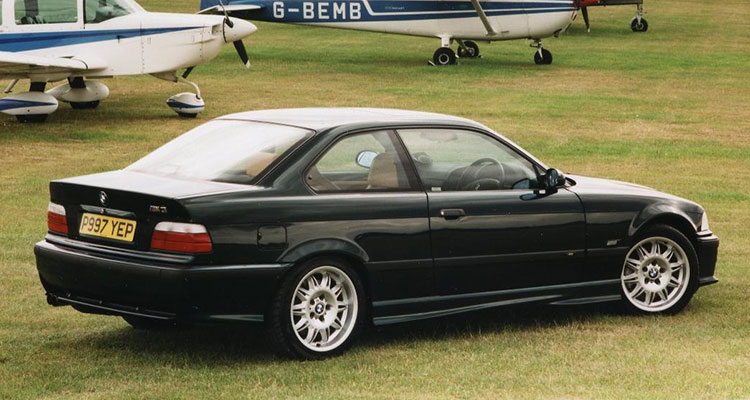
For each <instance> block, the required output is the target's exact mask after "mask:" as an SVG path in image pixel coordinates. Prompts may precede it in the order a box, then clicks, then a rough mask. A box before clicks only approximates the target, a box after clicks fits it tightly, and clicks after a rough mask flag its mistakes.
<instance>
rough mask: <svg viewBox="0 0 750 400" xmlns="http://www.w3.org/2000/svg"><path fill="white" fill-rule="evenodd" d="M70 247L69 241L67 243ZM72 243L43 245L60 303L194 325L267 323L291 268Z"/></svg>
mask: <svg viewBox="0 0 750 400" xmlns="http://www.w3.org/2000/svg"><path fill="white" fill-rule="evenodd" d="M66 242H67V243H66ZM70 244H71V243H70V242H69V241H67V240H66V239H58V240H55V239H54V238H53V239H52V240H49V239H48V240H46V241H42V242H39V243H37V244H36V246H35V247H34V254H35V255H36V263H37V270H38V272H39V278H40V280H41V282H42V285H43V286H44V288H45V290H46V291H47V301H48V302H49V303H50V304H52V305H71V306H73V307H74V308H76V309H77V310H79V311H82V312H89V313H96V314H108V315H138V316H145V317H151V318H157V319H167V320H181V321H190V322H211V321H227V320H231V321H245V322H260V321H263V315H264V314H265V311H266V310H267V308H268V304H269V302H270V300H271V299H272V297H273V294H274V293H275V291H276V288H277V285H278V283H279V280H280V279H281V277H282V276H283V274H284V272H285V271H286V270H287V269H288V268H289V267H291V265H290V264H264V265H221V266H213V265H209V266H201V265H185V264H181V263H179V262H177V261H175V262H174V263H169V262H165V259H164V258H163V257H157V258H155V259H154V260H146V259H144V258H143V257H141V258H140V259H138V258H133V257H130V254H128V252H127V251H117V250H112V249H109V251H108V252H107V253H106V254H103V253H101V252H99V251H98V250H99V249H96V248H93V247H91V248H89V246H87V245H86V244H81V243H80V242H78V243H76V245H75V246H74V247H73V246H70Z"/></svg>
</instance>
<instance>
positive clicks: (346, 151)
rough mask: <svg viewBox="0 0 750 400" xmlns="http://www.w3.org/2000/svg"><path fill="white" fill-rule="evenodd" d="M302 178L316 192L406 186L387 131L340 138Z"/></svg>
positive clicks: (397, 189)
mask: <svg viewBox="0 0 750 400" xmlns="http://www.w3.org/2000/svg"><path fill="white" fill-rule="evenodd" d="M305 179H306V180H307V184H308V185H310V187H311V188H312V189H313V190H314V191H316V192H327V193H331V192H376V191H399V190H409V189H410V185H409V182H408V178H407V175H406V170H405V168H404V165H403V164H402V162H401V157H400V156H399V154H398V151H397V150H396V147H395V146H394V144H393V141H392V140H391V135H390V134H389V132H388V131H376V132H368V133H359V134H355V135H350V136H346V137H344V138H343V139H341V140H339V141H338V142H336V144H334V145H333V147H331V148H330V149H329V150H328V151H327V152H326V153H325V154H324V155H323V157H321V158H320V159H319V160H318V161H317V162H316V163H315V165H313V166H312V167H311V168H310V169H309V170H308V171H307V173H306V175H305Z"/></svg>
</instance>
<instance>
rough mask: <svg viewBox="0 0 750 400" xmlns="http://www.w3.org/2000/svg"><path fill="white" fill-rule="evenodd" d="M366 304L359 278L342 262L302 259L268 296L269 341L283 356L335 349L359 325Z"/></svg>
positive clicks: (339, 349) (350, 339)
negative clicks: (303, 261) (269, 299)
mask: <svg viewBox="0 0 750 400" xmlns="http://www.w3.org/2000/svg"><path fill="white" fill-rule="evenodd" d="M337 287H339V288H340V289H339V290H336V288H337ZM344 303H348V306H347V305H345V304H344ZM366 309H367V307H366V306H365V296H364V287H363V286H362V281H361V280H360V278H359V276H358V275H357V273H356V271H354V269H353V268H352V267H351V266H349V264H348V263H347V262H345V261H344V260H341V259H339V258H334V257H325V258H316V259H313V260H310V261H307V262H305V263H303V264H301V265H300V266H299V267H297V268H296V269H294V270H293V271H292V272H291V273H290V275H289V276H288V277H287V278H286V279H285V280H284V281H283V282H282V284H281V287H280V289H279V291H278V293H277V295H276V298H275V299H274V301H273V304H272V306H271V310H270V312H269V324H268V333H269V336H270V339H271V343H273V345H274V347H275V349H276V351H277V352H278V353H279V354H280V355H282V356H287V357H294V358H301V359H311V360H314V359H321V358H326V357H332V356H336V355H339V354H341V353H343V352H344V351H345V350H346V349H347V348H349V347H350V346H351V344H352V342H353V341H354V340H355V338H356V337H357V335H358V334H359V332H360V331H361V330H362V329H363V325H364V324H363V321H365V319H366V316H365V310H366Z"/></svg>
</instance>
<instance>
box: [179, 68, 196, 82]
mask: <svg viewBox="0 0 750 400" xmlns="http://www.w3.org/2000/svg"><path fill="white" fill-rule="evenodd" d="M193 68H195V67H188V69H186V70H185V73H184V74H182V79H187V77H188V76H190V73H191V72H193Z"/></svg>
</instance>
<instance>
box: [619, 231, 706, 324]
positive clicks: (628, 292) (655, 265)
mask: <svg viewBox="0 0 750 400" xmlns="http://www.w3.org/2000/svg"><path fill="white" fill-rule="evenodd" d="M697 268H698V264H697V257H696V255H695V250H694V249H693V246H692V245H691V244H690V241H689V240H688V239H687V238H686V237H685V236H684V235H683V234H682V233H680V232H679V231H677V230H676V229H674V228H671V227H668V226H660V225H657V226H654V227H652V228H649V229H648V230H647V232H644V234H642V235H640V236H639V240H638V241H637V242H636V244H635V245H633V247H631V248H630V251H628V254H627V256H626V257H625V263H624V264H623V267H622V273H621V275H620V282H621V286H622V290H623V297H624V298H625V300H626V304H627V305H629V306H630V307H631V308H634V309H636V310H639V311H641V312H648V313H659V312H667V313H674V312H677V311H679V310H681V309H682V308H683V307H685V305H686V304H687V302H688V301H689V300H690V298H691V297H692V295H693V292H695V289H696V287H697Z"/></svg>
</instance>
